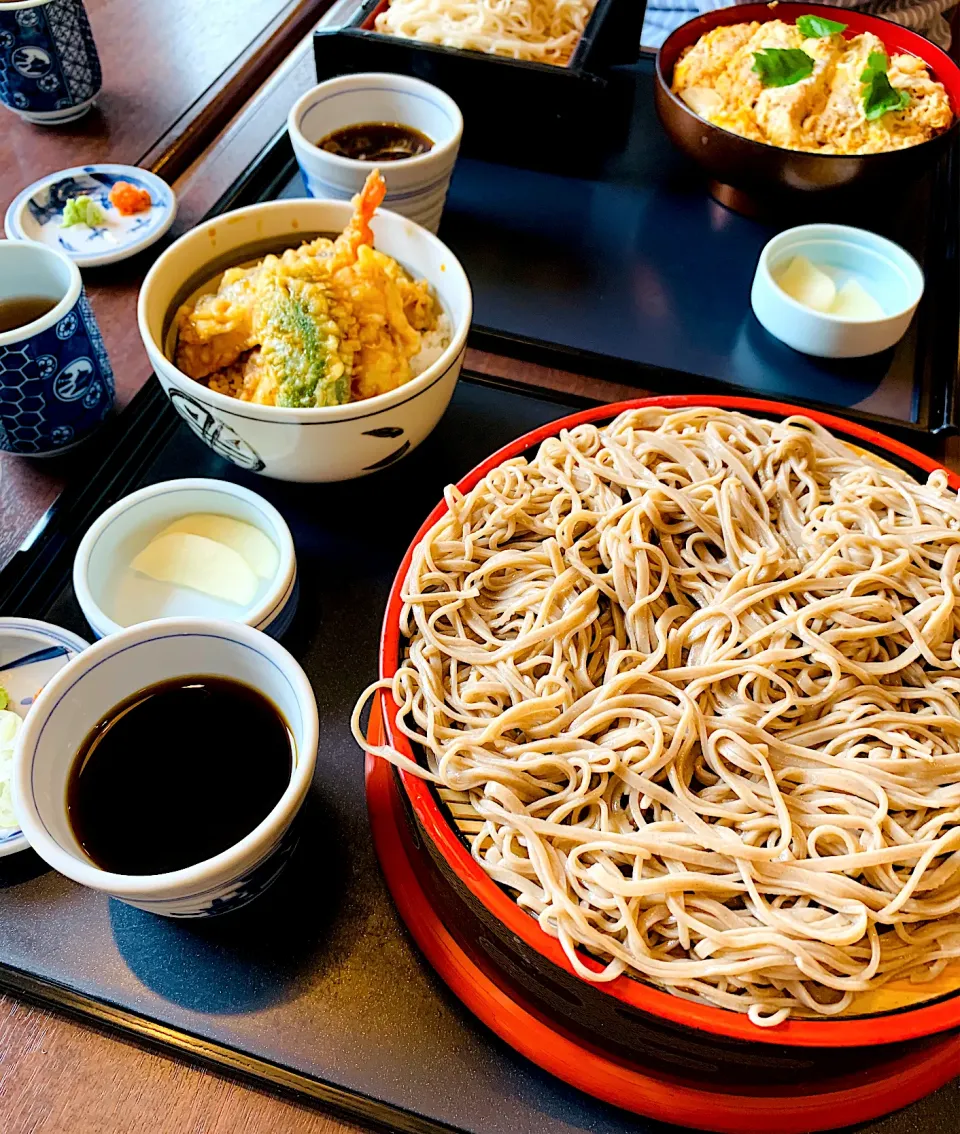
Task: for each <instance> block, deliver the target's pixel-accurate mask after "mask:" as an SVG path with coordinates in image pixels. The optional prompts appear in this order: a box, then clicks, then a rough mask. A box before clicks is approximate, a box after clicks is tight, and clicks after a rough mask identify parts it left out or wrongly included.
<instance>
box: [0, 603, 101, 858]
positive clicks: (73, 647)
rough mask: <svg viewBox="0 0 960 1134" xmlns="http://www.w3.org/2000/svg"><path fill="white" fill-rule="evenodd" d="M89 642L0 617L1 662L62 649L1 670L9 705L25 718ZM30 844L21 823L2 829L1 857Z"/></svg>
mask: <svg viewBox="0 0 960 1134" xmlns="http://www.w3.org/2000/svg"><path fill="white" fill-rule="evenodd" d="M89 645H90V643H89V642H85V641H84V640H83V638H80V637H78V636H77V635H76V634H71V633H70V631H69V630H64V629H63V628H62V627H60V626H53V625H51V624H50V623H49V622H38V621H37V620H36V619H34V618H0V666H8V665H10V663H11V662H16V661H20V660H22V659H24V658H27V657H31V656H33V655H35V654H39V653H40V651H46V650H49V651H54V650H57V651H60V652H59V653H56V654H54V656H53V657H42V656H41V657H37V658H36V659H35V660H34V661H32V662H29V663H28V664H26V665H18V666H17V667H16V668H15V669H3V670H0V686H2V687H3V688H4V690H6V693H7V697H8V698H9V700H8V702H7V708H8V709H9V710H10V711H11V712H14V713H17V714H18V716H20V717H23V718H24V719H25V718H26V716H27V714H28V713H29V712H30V711H31V709H32V708H33V704H34V702H35V701H36V699H37V695H38V693H39V691H40V690H41V689H42V688H43V687H44V685H46V684H47V682H48V681H50V679H51V678H52V677H53V676H54V674H56V673H58V672H59V671H60V670H61V669H63V667H64V666H65V665H66V664H67V663H68V662H69V661H70V660H71V659H72V658H75V657H76V656H77V654H79V653H81V652H82V651H83V650H85V649H86V648H87V647H88V646H89ZM29 845H30V844H29V843H28V842H27V837H26V835H24V833H23V831H21V830H20V828H19V827H16V828H10V827H5V828H2V829H0V858H3V857H5V856H6V855H8V854H16V853H17V851H22V850H26V849H27V847H28V846H29Z"/></svg>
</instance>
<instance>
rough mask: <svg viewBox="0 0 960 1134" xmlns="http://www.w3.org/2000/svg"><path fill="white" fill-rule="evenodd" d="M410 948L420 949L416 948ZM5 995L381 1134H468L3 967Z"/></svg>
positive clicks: (1, 983) (0, 983)
mask: <svg viewBox="0 0 960 1134" xmlns="http://www.w3.org/2000/svg"><path fill="white" fill-rule="evenodd" d="M404 932H406V930H404ZM411 947H414V948H415V946H413V945H412V943H411ZM0 992H2V993H8V994H11V995H13V996H16V997H17V998H18V999H21V1000H23V1001H25V1002H28V1003H31V1004H34V1005H36V1006H37V1007H40V1008H55V1009H56V1010H57V1011H59V1012H62V1013H63V1014H64V1015H67V1016H69V1017H71V1018H72V1019H75V1020H79V1021H80V1022H82V1023H86V1024H95V1025H96V1026H97V1027H98V1028H100V1029H103V1030H104V1031H108V1032H110V1033H112V1034H113V1035H115V1036H118V1037H119V1038H122V1039H126V1040H132V1041H133V1042H135V1043H137V1044H138V1045H139V1046H141V1047H145V1048H147V1049H148V1050H150V1051H154V1052H157V1053H159V1054H163V1055H168V1056H169V1055H171V1054H172V1055H178V1056H184V1057H186V1058H188V1059H189V1060H190V1061H191V1062H193V1063H197V1064H199V1065H202V1066H205V1067H209V1068H210V1069H211V1070H213V1071H216V1072H217V1073H219V1074H223V1075H227V1076H229V1077H231V1078H234V1079H237V1080H240V1081H242V1082H244V1083H246V1084H249V1085H250V1086H254V1087H258V1088H260V1089H261V1090H262V1089H264V1088H265V1087H269V1088H270V1089H271V1090H272V1091H274V1092H276V1093H278V1094H280V1095H282V1096H283V1097H285V1098H289V1099H290V1100H292V1101H295V1102H299V1103H303V1102H304V1101H305V1100H308V1101H310V1102H315V1103H319V1104H321V1105H322V1106H323V1107H324V1109H325V1110H327V1111H328V1112H330V1113H331V1114H332V1115H333V1116H336V1117H340V1118H343V1119H345V1120H348V1121H351V1122H357V1121H360V1122H362V1123H364V1124H365V1125H367V1126H369V1127H372V1128H375V1129H378V1130H387V1131H393V1130H398V1131H401V1132H402V1134H463V1131H462V1128H461V1127H457V1126H450V1125H448V1124H447V1123H445V1122H438V1121H435V1120H433V1119H426V1118H423V1117H421V1116H420V1115H418V1114H414V1113H413V1112H412V1111H409V1110H403V1109H401V1108H400V1107H397V1106H394V1105H392V1104H389V1103H384V1102H380V1101H379V1100H377V1099H374V1098H371V1097H370V1096H369V1095H364V1094H361V1093H360V1092H354V1091H348V1090H345V1089H344V1088H343V1087H338V1086H336V1085H334V1084H333V1083H329V1082H326V1081H324V1080H322V1079H318V1078H315V1077H314V1076H312V1075H306V1074H304V1073H302V1072H299V1071H292V1070H290V1069H289V1068H287V1067H284V1066H282V1064H279V1063H275V1062H273V1061H271V1060H267V1059H263V1058H260V1057H258V1056H254V1055H248V1054H247V1053H246V1052H244V1051H240V1050H239V1049H237V1048H235V1047H231V1046H230V1045H229V1044H224V1043H214V1042H212V1041H211V1040H207V1039H204V1038H203V1037H202V1036H198V1035H196V1034H195V1033H193V1032H190V1031H187V1030H186V1029H183V1028H172V1027H170V1026H169V1025H168V1024H164V1023H162V1022H160V1021H159V1020H155V1019H153V1018H152V1017H150V1016H146V1015H141V1014H139V1013H136V1012H131V1011H130V1010H129V1009H127V1008H122V1007H120V1006H119V1005H117V1004H114V1003H112V1002H110V1001H108V1000H104V999H98V998H97V997H94V996H89V995H87V994H86V993H82V992H78V991H76V990H75V989H72V988H70V987H68V986H67V985H65V984H60V983H59V982H57V981H52V980H46V979H44V978H42V977H37V976H34V975H33V974H32V973H29V972H26V971H25V970H23V969H19V968H16V967H15V966H12V965H7V964H5V963H2V962H0Z"/></svg>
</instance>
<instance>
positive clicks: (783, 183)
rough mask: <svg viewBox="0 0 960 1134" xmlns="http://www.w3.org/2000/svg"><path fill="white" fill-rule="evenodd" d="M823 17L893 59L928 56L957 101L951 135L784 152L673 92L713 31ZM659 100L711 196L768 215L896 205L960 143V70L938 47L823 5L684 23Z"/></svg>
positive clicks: (758, 8)
mask: <svg viewBox="0 0 960 1134" xmlns="http://www.w3.org/2000/svg"><path fill="white" fill-rule="evenodd" d="M807 14H809V15H815V16H824V17H826V18H827V19H833V20H838V21H842V22H843V23H845V24H846V25H847V30H846V32H844V35H845V36H847V37H851V36H854V35H859V34H860V33H862V32H867V31H869V32H872V33H873V34H874V35H875V36H877V37H878V38H879V39H881V40H882V41H883V43H884V45H885V46H886V49H887V53H888V54H891V53H893V54H897V53H907V54H910V55H916V56H918V57H919V58H921V59H922V60H923V61H924V62H925V63H926V64H927V66H928V68H929V70H930V73H931V74H932V75H933V77H934V78H935V79H936V80H937V81H938V82H940V83H942V84H943V85H944V87H945V89H946V91H947V94H948V96H949V98H950V102H951V105H952V108H953V113H954V119H953V122H952V123H951V125H950V126H949V128H948V129H947V130H945V131H944V132H943V133H942V134H938V135H937V137H935V138H931V139H930V141H928V142H921V143H920V144H919V145H917V146H910V147H908V148H907V149H901V150H890V151H888V152H886V153H880V154H854V155H850V156H847V155H835V154H811V153H803V152H801V151H799V150H787V149H782V148H781V147H780V146H771V145H767V144H766V143H764V142H754V141H752V140H751V139H749V138H742V137H740V135H739V134H734V133H733V132H732V131H730V130H725V129H723V128H722V127H720V126H714V125H713V124H712V123H710V122H707V121H706V119H704V118H701V117H700V116H699V115H698V114H696V113H694V111H692V110H691V109H690V107H689V106H687V104H686V103H685V102H684V101H683V99H682V98H680V96H679V95H675V94H674V93H673V91H672V90H671V89H670V85H671V82H672V81H673V69H674V67H675V65H676V63H677V60H678V59H679V58H680V56H681V54H682V53H683V51H684V49H685V48H687V47H690V46H691V45H693V44H694V43H696V42H697V40H698V39H700V37H701V36H702V35H704V34H705V33H706V32H708V31H711V30H712V29H713V28H716V27H720V26H722V25H726V24H743V23H750V22H751V21H753V20H757V21H759V22H760V23H766V22H768V21H770V20H782V21H783V22H784V23H787V24H789V23H794V22H795V21H796V18H797V16H803V15H807ZM656 75H657V78H656V83H655V85H654V100H655V102H656V107H657V113H658V115H659V116H660V121H661V122H662V123H663V127H664V129H665V130H666V132H667V133H668V134H669V136H670V138H671V140H672V141H673V142H674V144H675V145H676V146H678V147H679V148H680V149H681V150H682V151H683V152H684V153H685V154H686V155H687V156H688V157H690V158H693V160H694V161H695V162H697V164H698V165H699V166H701V168H702V169H703V170H704V171H705V172H706V174H707V176H708V177H709V178H710V180H711V183H712V184H711V192H713V194H714V196H715V197H717V198H718V199H719V200H720V201H722V202H723V203H724V204H727V205H731V206H732V207H734V208H737V209H739V210H740V211H742V212H762V211H765V210H766V209H769V208H771V207H773V208H776V207H777V206H779V205H788V206H789V205H794V206H796V205H800V204H810V203H812V202H814V201H815V202H816V203H817V204H823V203H826V204H836V205H838V206H844V205H846V206H849V205H856V204H857V203H860V202H862V203H863V205H864V207H865V208H869V206H870V202H871V200H873V199H874V195H876V194H881V195H882V197H883V199H884V200H886V201H889V200H890V199H891V196H890V194H891V192H895V191H896V190H897V189H898V188H899V187H902V186H904V185H906V184H908V183H909V182H910V181H912V180H914V179H915V178H917V177H918V176H920V175H921V174H923V173H925V172H926V171H927V170H928V169H930V168H931V167H932V166H933V165H934V164H935V163H936V161H937V159H938V158H939V157H940V156H941V155H942V154H943V153H944V151H945V150H947V149H948V148H949V147H950V146H951V145H952V144H953V143H954V141H955V140H956V136H957V130H958V128H960V118H958V117H957V116H958V113H960V67H958V66H957V64H956V63H954V62H953V60H952V59H951V58H950V57H949V56H948V55H946V54H945V53H944V52H943V51H941V50H940V48H939V47H937V46H936V45H935V44H933V43H931V42H930V41H929V40H928V39H925V38H924V37H923V36H922V35H918V34H917V33H916V32H912V31H909V30H908V29H907V28H903V27H900V25H899V24H894V23H891V22H890V21H889V20H884V19H881V18H880V17H879V16H870V15H867V14H865V13H863V12H856V11H850V10H848V9H846V8H844V9H841V10H839V11H838V9H836V8H832V7H825V6H823V5H821V4H792V3H780V4H777V5H776V6H771V5H767V4H741V5H737V6H735V7H733V8H722V9H719V10H717V11H712V12H707V13H705V14H704V15H702V16H697V17H696V18H695V19H693V20H688V21H687V23H685V24H683V25H681V26H680V27H679V28H677V30H676V31H675V32H673V34H672V35H670V36H669V37H668V38H667V40H666V41H665V42H664V44H663V46H662V47H661V48H660V51H659V52H658V54H657V64H656Z"/></svg>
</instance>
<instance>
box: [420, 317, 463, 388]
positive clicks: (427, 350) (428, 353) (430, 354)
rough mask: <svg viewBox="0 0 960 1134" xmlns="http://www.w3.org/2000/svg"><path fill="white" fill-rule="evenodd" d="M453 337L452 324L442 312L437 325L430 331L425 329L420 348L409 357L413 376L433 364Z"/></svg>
mask: <svg viewBox="0 0 960 1134" xmlns="http://www.w3.org/2000/svg"><path fill="white" fill-rule="evenodd" d="M452 337H453V325H452V324H451V322H450V316H449V315H447V314H446V312H444V313H443V314H441V315H440V317H439V318H438V319H437V325H436V326H435V327H434V328H433V330H432V331H425V332H424V334H423V335H422V336H421V338H420V349H419V350H418V351H417V353H416V354H415V355H414V356H413V358H411V359H410V371H411V373H412V375H413V377H414V378H416V376H417V375H418V374H422V373H423V372H424V370H426V369H427V367H428V366H433V364H434V363H435V362H436V361H437V359H438V358H439V357H440V355H441V354H443V352H444V351H445V350H446V349H447V347H448V346H449V345H450V339H451V338H452Z"/></svg>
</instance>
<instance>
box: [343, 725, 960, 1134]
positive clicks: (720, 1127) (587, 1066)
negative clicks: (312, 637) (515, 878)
mask: <svg viewBox="0 0 960 1134" xmlns="http://www.w3.org/2000/svg"><path fill="white" fill-rule="evenodd" d="M384 739H385V737H384V736H383V734H382V723H381V715H380V712H379V707H378V706H377V705H374V707H373V709H372V711H371V716H370V740H371V743H373V744H378V743H382V742H383V740H384ZM365 779H366V790H367V810H368V812H369V815H370V828H371V831H372V832H373V841H374V846H375V849H376V852H377V858H378V859H379V861H380V864H381V867H382V869H383V873H384V876H385V877H386V880H387V887H388V888H389V890H390V893H391V895H392V896H393V900H394V902H395V903H396V905H397V909H398V910H399V912H400V916H401V917H402V918H403V921H404V923H405V924H406V926H407V928H408V929H409V931H410V933H411V934H412V936H413V939H414V940H415V941H416V943H417V945H418V946H419V947H420V949H421V950H422V951H423V953H424V954H425V956H426V958H427V960H428V961H429V962H430V964H431V965H432V966H433V968H434V970H435V971H436V972H437V974H438V975H439V976H440V977H441V979H442V980H443V981H444V982H445V983H446V984H447V986H448V987H449V988H450V990H451V991H452V992H453V993H454V994H455V995H456V996H457V997H458V998H459V999H460V1000H461V1001H462V1002H463V1004H464V1005H465V1006H466V1007H467V1008H468V1009H469V1010H470V1011H471V1012H472V1013H473V1014H474V1015H475V1016H476V1017H477V1018H478V1019H479V1020H480V1021H481V1023H483V1024H486V1026H487V1027H488V1028H490V1029H491V1030H492V1031H493V1032H494V1033H495V1034H496V1035H498V1036H499V1037H500V1038H501V1039H502V1040H504V1041H505V1042H506V1043H508V1044H509V1045H510V1046H511V1047H512V1048H513V1049H514V1050H515V1051H518V1052H519V1053H520V1054H521V1055H523V1056H525V1057H526V1058H527V1059H529V1060H531V1061H532V1062H533V1063H535V1064H536V1065H537V1066H538V1067H542V1068H543V1069H544V1070H545V1071H549V1072H550V1074H551V1075H556V1076H557V1078H558V1079H562V1080H563V1082H565V1083H569V1084H570V1085H571V1086H573V1087H577V1088H578V1089H579V1090H581V1091H584V1092H585V1093H586V1094H588V1095H592V1096H593V1097H594V1098H597V1099H601V1100H603V1101H604V1102H608V1103H611V1104H612V1105H613V1106H618V1107H622V1108H623V1109H625V1110H628V1111H632V1112H633V1113H635V1114H643V1115H646V1116H647V1117H649V1118H656V1119H659V1120H660V1121H668V1122H675V1123H678V1124H680V1125H682V1126H684V1127H695V1128H696V1129H698V1130H709V1131H714V1132H719V1134H769V1132H770V1130H771V1129H772V1128H773V1127H774V1126H775V1127H776V1130H777V1132H778V1134H811V1131H815V1130H835V1129H837V1128H838V1127H841V1126H849V1125H851V1124H853V1123H856V1122H866V1121H869V1120H870V1119H875V1118H880V1117H882V1116H883V1115H885V1114H889V1113H890V1112H891V1111H894V1110H898V1109H899V1108H900V1107H902V1106H907V1105H909V1104H910V1103H912V1102H915V1101H916V1100H917V1099H919V1098H922V1097H923V1096H924V1095H928V1094H930V1092H931V1091H935V1090H937V1089H938V1088H940V1087H942V1086H943V1085H944V1084H945V1083H948V1082H949V1081H950V1080H951V1079H952V1078H953V1077H954V1074H955V1072H956V1067H957V1060H958V1058H960V1035H953V1036H945V1037H941V1038H938V1039H935V1040H931V1041H928V1042H927V1043H925V1044H923V1046H922V1047H921V1048H920V1049H919V1050H916V1049H912V1050H910V1051H908V1052H906V1053H903V1054H899V1055H897V1056H895V1057H894V1058H893V1059H889V1058H888V1059H886V1060H883V1061H881V1062H880V1063H878V1064H877V1066H876V1067H872V1068H870V1069H869V1071H866V1072H864V1071H860V1072H857V1073H855V1074H851V1075H844V1076H842V1077H840V1078H839V1079H836V1080H831V1081H830V1082H829V1083H828V1084H827V1085H826V1086H822V1085H820V1084H817V1085H814V1084H812V1083H810V1082H804V1083H802V1084H797V1085H795V1086H794V1087H793V1088H792V1089H791V1088H789V1087H783V1088H781V1089H771V1090H769V1091H758V1092H757V1093H756V1094H744V1093H743V1092H742V1091H739V1090H734V1091H731V1092H724V1091H722V1090H720V1089H717V1088H714V1089H712V1090H711V1089H710V1088H708V1087H702V1086H698V1085H696V1084H694V1083H691V1081H690V1080H688V1079H683V1078H681V1077H680V1076H673V1075H667V1074H663V1073H654V1072H651V1071H650V1070H649V1068H644V1067H637V1066H635V1065H633V1064H631V1063H628V1062H626V1061H624V1060H622V1059H617V1058H615V1057H613V1056H611V1055H608V1054H606V1053H605V1052H603V1051H600V1050H597V1049H596V1048H595V1047H594V1046H592V1045H591V1044H587V1043H584V1042H583V1041H581V1040H578V1039H577V1038H576V1037H574V1036H572V1035H570V1034H569V1033H568V1032H567V1031H566V1030H565V1029H564V1028H562V1027H559V1026H557V1025H556V1024H554V1023H553V1022H551V1021H550V1020H548V1019H546V1018H545V1017H544V1016H543V1015H542V1014H541V1013H540V1012H538V1011H537V1010H536V1009H534V1008H532V1007H530V1006H529V1005H527V1004H524V1003H522V1002H520V1001H519V1000H518V999H516V998H515V996H512V995H510V994H508V993H507V992H506V991H505V990H504V989H502V988H501V987H500V986H499V985H498V984H497V983H496V982H495V981H494V980H492V979H491V978H490V976H488V975H487V973H485V972H484V970H483V968H482V967H480V966H478V965H477V964H476V963H475V962H474V960H473V958H472V957H471V956H470V955H469V953H467V952H466V951H465V950H464V949H463V948H462V947H461V946H460V945H459V944H458V942H457V941H456V940H455V939H454V938H453V937H452V936H451V934H450V932H449V931H448V930H447V929H446V927H445V926H444V925H443V923H442V922H441V921H440V918H439V917H438V915H437V913H436V911H435V910H434V909H433V907H432V906H431V905H430V902H429V899H428V898H427V896H426V894H425V892H424V890H423V887H422V885H421V883H420V879H419V877H418V875H417V872H416V867H415V866H414V862H413V859H412V858H411V857H410V843H409V836H408V834H407V832H406V830H405V827H406V820H405V819H404V817H403V814H402V812H401V806H402V805H401V802H400V796H399V789H397V788H396V786H395V783H394V779H393V776H392V769H391V768H389V767H387V766H386V765H385V762H384V761H382V760H377V759H376V758H375V757H373V756H370V755H369V753H368V755H367V759H366V767H365Z"/></svg>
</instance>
